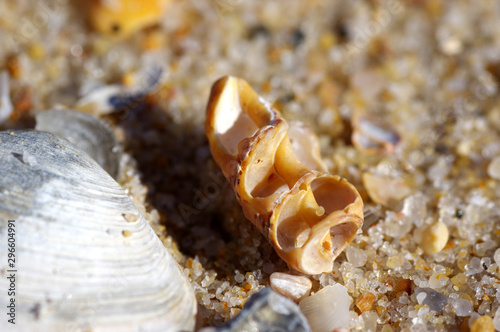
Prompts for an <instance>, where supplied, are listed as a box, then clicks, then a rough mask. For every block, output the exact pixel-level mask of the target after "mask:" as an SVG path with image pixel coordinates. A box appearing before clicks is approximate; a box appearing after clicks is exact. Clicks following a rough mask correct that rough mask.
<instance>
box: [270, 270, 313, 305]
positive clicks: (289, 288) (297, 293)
mask: <svg viewBox="0 0 500 332" xmlns="http://www.w3.org/2000/svg"><path fill="white" fill-rule="evenodd" d="M269 282H270V284H271V288H272V289H274V290H275V291H276V292H278V293H280V294H281V295H283V296H286V297H288V298H290V299H292V300H294V301H295V302H299V301H300V300H302V299H303V298H304V297H306V296H309V293H310V292H311V288H312V283H311V280H310V279H309V278H307V277H303V276H296V275H293V274H288V273H281V272H275V273H273V274H271V276H270V277H269Z"/></svg>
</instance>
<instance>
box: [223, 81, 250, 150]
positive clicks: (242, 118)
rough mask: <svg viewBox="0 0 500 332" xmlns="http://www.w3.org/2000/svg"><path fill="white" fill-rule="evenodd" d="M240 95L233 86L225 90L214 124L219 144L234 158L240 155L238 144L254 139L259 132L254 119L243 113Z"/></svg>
mask: <svg viewBox="0 0 500 332" xmlns="http://www.w3.org/2000/svg"><path fill="white" fill-rule="evenodd" d="M238 95H239V94H238V91H237V89H236V87H234V86H233V85H229V86H228V87H227V88H226V89H224V90H223V92H222V96H221V98H220V99H219V103H218V104H217V109H216V116H215V123H214V129H215V134H216V136H217V139H218V140H219V143H220V144H221V145H222V146H223V147H224V149H225V150H226V151H227V152H228V153H230V154H231V155H233V156H235V155H236V154H237V153H238V143H239V142H241V141H242V140H243V139H245V138H248V137H252V136H253V135H254V134H255V133H256V132H257V131H258V130H259V127H258V126H257V124H256V123H255V122H254V121H253V120H252V118H250V116H248V114H246V113H244V112H243V110H242V108H241V104H240V100H239V96H238Z"/></svg>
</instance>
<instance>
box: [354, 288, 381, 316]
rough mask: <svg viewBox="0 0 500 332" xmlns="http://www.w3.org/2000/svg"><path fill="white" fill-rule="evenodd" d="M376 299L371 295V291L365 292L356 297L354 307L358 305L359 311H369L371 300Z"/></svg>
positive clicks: (371, 305)
mask: <svg viewBox="0 0 500 332" xmlns="http://www.w3.org/2000/svg"><path fill="white" fill-rule="evenodd" d="M376 299H377V297H376V296H375V295H373V293H371V292H366V293H364V294H363V295H361V296H359V297H358V298H357V299H356V307H358V309H359V311H361V313H363V312H365V311H370V310H372V308H373V302H375V300H376Z"/></svg>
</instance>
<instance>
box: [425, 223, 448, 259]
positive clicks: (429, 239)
mask: <svg viewBox="0 0 500 332" xmlns="http://www.w3.org/2000/svg"><path fill="white" fill-rule="evenodd" d="M449 236H450V232H449V231H448V227H447V226H446V224H445V223H443V222H441V221H436V222H434V223H432V224H430V225H428V226H427V227H426V228H425V229H424V231H423V233H422V240H421V243H420V244H421V246H422V250H423V251H424V252H425V253H426V254H427V255H433V254H435V253H438V252H440V251H441V250H443V248H444V247H445V246H446V243H448V238H449Z"/></svg>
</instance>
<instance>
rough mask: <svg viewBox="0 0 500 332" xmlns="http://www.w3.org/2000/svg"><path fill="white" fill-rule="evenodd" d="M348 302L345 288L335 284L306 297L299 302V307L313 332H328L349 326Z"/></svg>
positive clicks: (349, 300)
mask: <svg viewBox="0 0 500 332" xmlns="http://www.w3.org/2000/svg"><path fill="white" fill-rule="evenodd" d="M350 302H351V299H350V298H349V294H347V288H346V287H345V286H342V285H340V284H335V285H329V286H326V287H325V288H323V289H321V290H320V291H318V292H316V293H315V294H313V295H311V296H308V297H306V298H305V299H303V300H302V301H300V303H299V307H300V310H301V311H302V313H303V314H304V316H306V318H307V321H308V322H309V325H310V326H311V330H312V331H313V332H330V331H334V330H336V329H341V328H344V327H347V326H348V325H349V322H350V320H351V316H350V314H349V305H350Z"/></svg>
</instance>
